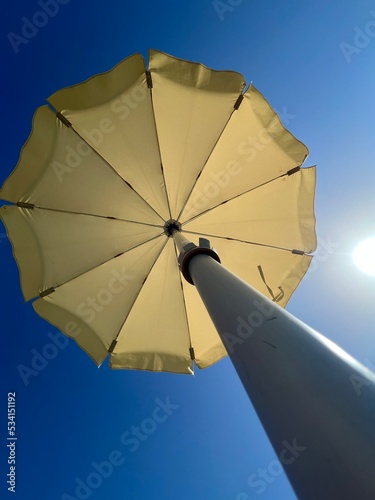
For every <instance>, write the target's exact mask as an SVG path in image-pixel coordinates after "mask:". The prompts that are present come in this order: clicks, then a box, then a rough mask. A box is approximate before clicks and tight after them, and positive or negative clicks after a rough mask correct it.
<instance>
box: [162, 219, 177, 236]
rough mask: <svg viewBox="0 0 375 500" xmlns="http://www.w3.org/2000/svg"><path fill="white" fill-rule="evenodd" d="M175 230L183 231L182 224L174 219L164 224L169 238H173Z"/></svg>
mask: <svg viewBox="0 0 375 500" xmlns="http://www.w3.org/2000/svg"><path fill="white" fill-rule="evenodd" d="M175 231H178V232H181V224H180V223H179V222H178V221H177V220H174V219H169V220H167V222H166V223H165V224H164V233H165V234H166V235H167V236H168V238H171V237H172V236H173V233H174V232H175Z"/></svg>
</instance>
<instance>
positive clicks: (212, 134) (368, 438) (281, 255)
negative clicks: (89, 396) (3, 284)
mask: <svg viewBox="0 0 375 500" xmlns="http://www.w3.org/2000/svg"><path fill="white" fill-rule="evenodd" d="M48 102H49V106H43V107H41V108H39V109H38V110H37V111H36V114H35V117H34V122H33V130H32V133H31V135H30V137H29V139H28V141H27V143H26V145H25V146H24V148H23V150H22V153H21V157H20V160H19V163H18V165H17V167H16V169H15V170H14V172H13V173H12V174H11V175H10V177H9V178H8V179H7V180H6V182H5V183H4V186H3V187H2V189H1V191H0V197H1V198H2V199H4V200H6V201H8V202H10V203H11V204H8V205H5V206H3V207H2V209H1V217H2V220H3V221H4V223H5V226H6V228H7V232H8V236H9V238H10V240H11V241H12V244H13V251H14V255H15V258H16V260H17V263H18V266H19V269H20V276H21V287H22V291H23V294H24V297H25V299H26V300H33V307H34V309H35V310H36V312H37V313H38V314H39V315H41V316H42V317H43V318H45V319H46V320H48V321H50V322H51V323H52V324H53V325H55V326H56V327H57V328H59V329H60V330H61V331H63V332H64V333H65V334H66V335H68V336H70V337H72V338H74V339H75V340H76V342H77V343H78V344H79V345H80V346H81V347H82V348H83V349H84V350H85V351H86V352H87V353H88V354H89V355H90V356H91V358H92V359H93V360H94V361H95V362H96V363H97V364H98V365H100V364H101V363H102V362H103V361H104V360H105V358H106V357H107V356H108V355H110V366H111V367H112V368H132V369H144V370H154V371H169V372H176V373H191V372H193V366H194V363H195V364H196V365H197V366H198V367H199V368H204V367H207V366H209V365H211V364H212V363H215V362H217V361H218V360H220V359H221V358H222V357H223V356H225V355H226V354H227V353H228V354H229V355H230V357H231V360H232V362H233V364H234V366H235V368H236V370H237V372H238V374H239V377H240V379H241V381H242V382H243V384H244V387H245V389H246V391H247V393H248V395H249V397H250V399H251V401H252V403H253V405H254V407H255V409H256V411H257V414H258V416H259V417H260V419H261V421H262V424H263V426H264V428H265V430H266V432H267V435H268V437H269V438H270V441H271V443H272V445H273V447H274V449H275V451H276V453H277V456H278V458H279V460H280V462H281V464H282V465H283V467H284V469H285V472H286V474H287V475H288V478H289V479H290V481H291V483H292V485H293V488H294V490H295V491H296V493H297V494H298V496H299V498H303V499H310V498H311V499H316V498H321V499H332V498H342V499H344V498H363V499H367V498H369V499H370V498H373V492H374V491H375V482H374V474H373V470H374V467H375V433H374V430H373V422H374V418H375V399H374V394H375V375H374V374H372V373H371V372H370V371H369V370H367V369H366V368H365V367H364V366H362V365H360V363H358V362H356V361H355V360H354V359H353V358H351V357H350V356H349V355H348V354H347V353H345V352H343V351H342V350H341V349H340V348H338V347H337V346H336V345H335V344H333V343H332V342H330V341H329V340H328V339H325V338H324V337H323V336H322V335H320V334H318V333H317V332H315V331H314V330H312V329H311V328H309V327H308V326H306V325H304V324H303V323H302V322H300V321H298V320H297V319H296V318H294V317H293V316H292V315H290V314H289V313H287V312H286V311H285V310H284V309H283V308H282V307H284V306H285V305H286V304H287V301H288V300H289V298H290V296H291V294H292V293H293V292H294V290H295V289H296V287H297V286H298V284H299V282H300V280H301V279H302V278H303V276H304V274H305V273H306V271H307V269H308V266H309V264H310V262H311V258H312V257H311V255H310V254H311V253H312V252H313V251H314V249H315V247H316V237H315V218H314V210H313V203H314V191H315V168H314V167H310V168H301V166H302V164H303V162H304V160H305V158H306V156H307V148H306V147H305V146H304V145H303V144H302V143H301V142H300V141H298V140H297V139H296V138H295V137H294V136H293V135H292V134H291V133H290V132H288V131H287V130H286V129H285V128H284V126H283V125H282V124H281V122H280V120H279V118H278V117H277V115H276V114H275V112H274V111H273V110H272V109H271V108H270V106H269V104H268V103H267V102H266V100H265V99H264V98H263V96H262V95H261V94H260V93H259V92H258V91H257V90H256V89H255V88H254V87H253V86H250V87H248V88H247V89H246V90H245V83H244V79H243V77H242V76H241V75H240V74H238V73H235V72H231V71H214V70H211V69H208V68H206V67H205V66H203V65H201V64H196V63H192V62H187V61H183V60H181V59H177V58H174V57H171V56H168V55H166V54H163V53H161V52H157V51H150V54H149V65H148V69H146V66H145V63H144V60H143V58H142V56H141V55H139V54H135V55H133V56H131V57H129V58H127V59H125V60H124V61H122V62H121V63H120V64H118V65H117V66H116V67H115V68H113V69H112V70H111V71H109V72H107V73H103V74H100V75H97V76H95V77H93V78H91V79H89V80H87V81H86V82H84V83H82V84H79V85H75V86H73V87H69V88H66V89H63V90H61V91H59V92H57V93H55V94H54V95H52V97H50V99H49V101H48ZM190 240H191V241H190ZM212 245H213V246H214V248H215V250H214V249H213V246H212ZM220 261H221V262H222V263H223V264H224V265H225V267H224V265H221V264H220V263H219V262H220ZM226 267H228V268H229V269H231V271H233V273H234V274H233V273H231V272H229V271H228V270H227V269H226ZM180 271H181V272H180ZM182 276H183V277H184V278H185V279H183V277H182ZM192 285H195V287H194V286H192ZM197 291H198V293H197ZM200 297H201V298H202V301H201V300H200ZM280 306H281V307H280ZM211 319H212V321H211ZM213 324H215V327H216V328H214V326H213ZM224 344H225V345H224ZM359 395H360V397H358V396H359Z"/></svg>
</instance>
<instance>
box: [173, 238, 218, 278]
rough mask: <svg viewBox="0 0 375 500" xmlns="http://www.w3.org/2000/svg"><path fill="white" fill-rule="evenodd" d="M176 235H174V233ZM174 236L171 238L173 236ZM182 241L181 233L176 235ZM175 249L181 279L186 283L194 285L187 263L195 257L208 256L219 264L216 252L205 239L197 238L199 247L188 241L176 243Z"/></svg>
mask: <svg viewBox="0 0 375 500" xmlns="http://www.w3.org/2000/svg"><path fill="white" fill-rule="evenodd" d="M175 234H176V233H175ZM175 234H174V235H173V236H175ZM178 236H180V238H181V239H182V236H181V233H179V234H178ZM176 243H177V247H178V248H179V250H180V255H179V256H178V265H179V267H180V271H181V273H182V275H183V277H184V278H185V279H186V281H187V282H188V283H190V284H191V285H194V281H193V279H192V277H191V275H190V272H189V263H190V261H191V259H192V258H193V257H194V256H195V255H209V256H210V257H212V258H213V259H214V260H216V262H219V264H220V263H221V261H220V257H219V256H218V254H217V253H216V251H215V250H214V249H213V248H212V247H211V243H210V241H209V240H207V239H206V238H199V246H197V245H195V244H194V243H191V242H190V241H188V240H181V241H176Z"/></svg>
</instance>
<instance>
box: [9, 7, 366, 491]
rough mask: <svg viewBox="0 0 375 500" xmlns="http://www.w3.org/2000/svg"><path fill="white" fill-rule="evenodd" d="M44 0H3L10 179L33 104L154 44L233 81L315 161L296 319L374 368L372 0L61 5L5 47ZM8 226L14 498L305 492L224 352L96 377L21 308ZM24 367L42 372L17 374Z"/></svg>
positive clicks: (292, 305)
mask: <svg viewBox="0 0 375 500" xmlns="http://www.w3.org/2000/svg"><path fill="white" fill-rule="evenodd" d="M41 3H42V4H43V3H46V2H43V0H42V2H39V3H38V2H37V1H33V0H28V1H27V2H26V1H25V0H21V1H19V2H14V3H7V5H6V9H3V11H4V12H3V15H2V16H1V29H0V47H1V56H2V67H3V77H2V80H1V82H2V86H3V91H2V93H1V95H2V96H3V97H2V106H1V114H0V121H1V125H2V130H3V131H4V133H5V137H6V140H5V141H4V142H3V147H2V148H1V153H0V154H1V162H0V184H2V182H3V181H4V180H5V179H6V177H7V176H8V175H9V174H10V173H11V171H12V170H13V168H14V166H15V165H16V163H17V160H18V156H19V152H20V149H21V147H22V145H23V144H24V142H25V141H26V139H27V137H28V135H29V132H30V130H31V120H32V116H33V114H34V111H35V109H36V108H37V107H38V106H40V105H42V104H44V102H45V99H46V98H47V97H48V96H50V95H51V94H52V93H53V92H55V91H56V90H58V89H60V88H63V87H65V86H67V85H71V84H74V83H77V82H80V81H82V80H84V79H86V78H88V77H89V76H91V75H93V74H96V73H99V72H102V71H105V70H108V69H110V68H111V67H113V66H114V65H115V64H116V63H117V62H118V61H120V60H121V59H123V58H125V57H126V56H128V55H130V54H133V53H135V52H141V53H142V54H143V55H144V56H145V57H147V51H148V49H149V48H155V49H158V50H162V51H164V52H167V53H169V54H172V55H174V56H177V57H181V58H184V59H188V60H192V61H197V62H202V63H204V64H205V65H206V66H209V67H212V68H215V69H232V70H236V71H239V72H241V73H242V74H243V75H244V77H245V79H246V81H247V82H250V81H252V82H253V84H254V85H255V86H256V87H257V88H258V89H259V90H260V91H261V92H262V93H263V94H264V96H265V97H266V98H267V99H268V101H269V102H270V104H271V105H272V106H273V108H274V109H276V110H277V111H278V112H279V113H280V115H281V118H282V119H283V121H284V124H285V125H286V126H287V128H288V129H289V130H291V131H292V132H293V133H294V135H296V137H298V138H299V139H300V140H302V141H303V142H304V143H305V144H306V145H307V146H308V148H309V150H310V156H309V158H308V159H307V161H306V164H305V165H306V166H308V165H313V164H317V165H318V170H317V176H318V182H317V193H316V216H317V234H318V241H319V247H318V250H317V252H316V258H315V261H314V263H313V265H312V266H311V269H310V271H309V272H308V274H307V276H306V277H305V279H304V280H303V282H302V283H301V285H300V286H299V288H298V290H297V291H296V293H295V294H294V296H293V297H292V299H291V301H290V302H289V305H288V310H289V311H290V312H291V313H293V314H294V315H295V316H297V317H298V318H300V319H301V320H303V321H305V322H306V323H307V324H309V325H310V326H312V327H313V328H315V329H316V330H318V331H320V332H322V333H323V334H325V335H326V336H327V337H329V338H330V339H331V340H333V341H335V342H337V343H338V344H339V345H340V346H341V347H343V348H344V349H345V350H347V351H348V352H349V353H350V354H352V355H353V356H354V357H356V358H357V359H358V360H359V361H361V362H363V363H364V364H366V365H367V366H368V367H370V368H371V367H372V368H373V369H374V366H375V336H374V333H375V332H374V322H373V304H374V298H375V281H374V278H373V277H372V278H371V277H369V276H367V275H365V274H363V273H361V272H360V271H358V270H357V269H356V268H355V267H354V265H353V263H352V260H351V252H352V250H353V249H354V247H355V245H356V244H357V243H358V242H359V241H360V240H362V239H363V238H366V237H369V236H374V235H375V196H374V189H375V169H374V158H375V154H374V153H375V146H374V144H375V142H374V128H375V127H374V106H375V94H374V84H375V69H374V64H373V61H374V60H375V7H374V4H373V2H370V1H357V2H342V1H338V0H332V1H331V2H324V1H323V0H317V1H315V2H307V1H303V0H302V1H301V0H299V1H297V0H289V1H288V0H287V1H284V2H277V1H276V0H271V1H268V2H265V1H260V0H259V1H255V0H243V1H242V2H241V1H240V0H236V1H235V0H223V2H212V1H211V0H210V1H206V0H190V1H188V0H180V1H179V2H172V1H170V0H159V1H158V2H146V1H144V0H139V1H138V2H129V1H120V0H107V1H106V2H104V1H99V0H90V1H89V0H80V1H78V0H70V1H67V0H64V2H63V1H62V0H60V3H59V4H54V5H55V7H54V10H52V11H50V12H55V15H54V16H53V17H52V16H51V15H48V18H47V22H46V23H45V25H44V26H41V27H39V28H37V29H35V27H34V31H30V30H33V28H32V27H31V28H30V26H29V28H28V29H29V32H28V33H29V38H28V39H27V40H28V41H27V43H21V44H19V45H17V44H16V43H15V42H14V40H15V38H14V37H13V46H12V43H11V41H10V39H9V33H11V32H13V33H14V34H16V35H18V36H23V35H22V29H23V25H24V23H25V22H26V23H27V22H28V21H30V20H31V22H32V20H33V19H34V20H35V19H36V22H38V19H39V20H40V19H42V24H43V18H40V17H39V18H38V16H37V17H35V15H36V13H38V12H40V11H41V10H42V7H41ZM52 3H53V2H52ZM52 3H51V4H49V5H50V7H49V8H50V9H52V7H51V5H52ZM56 5H58V9H57V7H56ZM25 19H27V20H28V21H25ZM44 19H45V18H44ZM24 29H25V28H24ZM18 41H19V39H18ZM15 49H16V50H17V53H16V50H15ZM4 234H5V231H4V228H3V226H2V225H0V270H1V287H2V300H1V306H0V307H1V317H0V331H1V335H2V344H3V348H2V350H1V352H2V362H1V368H0V369H1V378H0V401H1V406H0V410H1V411H0V426H1V427H0V436H1V438H0V441H1V443H0V460H1V470H2V471H4V470H5V471H8V465H7V463H6V461H7V458H8V449H7V448H6V440H5V432H6V411H7V395H8V393H9V392H16V402H17V407H16V411H17V413H16V415H17V416H16V424H17V430H16V434H17V438H18V440H17V448H16V452H17V456H16V459H17V464H16V466H17V469H16V471H17V476H16V483H17V485H16V494H15V495H14V496H15V497H16V498H19V499H22V500H34V499H35V500H55V499H56V500H60V499H64V498H65V500H66V499H67V498H70V497H71V498H76V499H77V498H91V499H93V500H107V499H111V500H125V499H132V500H133V499H135V500H146V499H147V500H148V499H151V498H152V499H163V500H169V499H180V500H185V499H191V498H194V499H199V500H249V499H252V500H254V499H262V500H265V499H270V500H272V499H275V500H276V499H283V500H289V499H293V498H295V495H294V493H293V491H292V489H291V487H290V485H289V483H288V481H287V479H286V477H285V475H284V474H283V473H280V469H279V467H278V466H277V463H276V462H275V460H276V456H275V454H274V452H273V450H272V448H271V446H270V444H269V442H268V440H267V437H266V435H265V433H264V431H263V429H262V427H261V424H260V423H259V420H258V419H257V416H256V414H255V412H254V410H253V408H252V406H251V403H250V402H249V400H248V398H247V396H246V394H245V391H244V389H243V388H242V386H241V384H240V382H239V380H238V377H237V376H236V373H235V372H234V369H233V368H232V366H231V364H230V362H229V360H228V359H225V360H223V361H221V362H219V363H217V364H216V365H214V366H213V367H211V368H209V369H206V370H203V371H199V370H198V369H196V373H195V376H194V377H192V376H180V375H172V374H154V373H148V372H136V371H111V370H109V368H108V365H107V363H104V365H103V366H102V367H101V368H100V369H97V368H96V366H95V365H94V364H93V362H92V361H91V360H90V359H89V357H88V356H87V355H86V354H85V353H84V352H83V351H81V350H80V349H79V348H78V347H77V346H76V344H75V343H74V341H73V340H68V339H65V340H64V338H63V337H61V336H59V334H58V333H57V330H55V329H54V328H53V327H52V326H50V325H49V324H48V323H46V322H45V321H43V320H42V319H41V318H39V317H38V316H37V315H36V314H35V313H34V311H33V309H32V307H31V305H30V304H29V303H28V304H25V303H24V302H23V298H22V295H21V290H20V286H19V277H18V270H17V267H16V264H15V261H14V259H13V257H12V252H11V247H10V243H9V242H8V241H7V239H6V238H5V237H4ZM50 344H52V345H54V346H55V348H53V347H51V346H50ZM48 346H49V347H48ZM43 353H44V355H43ZM41 354H42V355H43V359H42V358H41V357H39V356H40V355H41ZM46 356H47V357H48V356H49V357H50V359H46ZM38 360H39V361H38ZM38 363H39V364H38ZM21 365H23V367H27V368H32V369H33V370H34V372H33V375H30V376H29V377H28V378H27V379H26V377H24V378H22V377H21V375H20V370H22V368H20V366H21ZM157 408H159V409H157ZM136 428H139V429H140V430H139V431H137V429H136ZM139 432H140V434H139ZM126 433H128V434H126ZM135 433H138V436H139V437H134V434H135ZM131 434H133V436H131ZM129 437H132V439H133V440H132V441H130V440H129ZM104 462H106V464H104ZM108 463H111V465H108ZM98 469H99V470H100V475H99V472H98ZM264 470H266V471H268V472H266V474H267V475H266V476H264V475H263V476H262V474H264V472H262V471H264ZM98 478H100V479H99V480H98ZM6 480H7V478H6V476H5V473H4V472H2V474H1V478H0V492H1V493H0V496H1V497H2V498H7V497H10V498H11V495H12V493H9V492H8V491H7V484H6ZM254 481H260V483H259V482H258V483H257V486H256V487H254ZM83 484H84V485H86V486H82V485H83ZM87 484H89V486H87ZM79 485H80V486H79ZM90 485H91V486H90ZM260 485H262V486H260ZM77 488H78V492H77ZM64 494H65V497H64Z"/></svg>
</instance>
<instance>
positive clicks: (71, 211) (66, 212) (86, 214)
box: [17, 203, 164, 229]
mask: <svg viewBox="0 0 375 500" xmlns="http://www.w3.org/2000/svg"><path fill="white" fill-rule="evenodd" d="M17 206H20V205H19V204H18V203H17ZM25 208H37V209H39V210H49V211H51V212H59V213H64V214H75V215H85V216H87V217H98V218H99V219H111V220H118V221H121V222H130V223H132V224H140V225H142V226H149V227H160V229H163V227H164V226H162V225H159V224H150V223H147V222H140V221H136V220H130V219H121V218H119V217H111V216H109V215H99V214H90V213H86V212H75V211H74V210H64V209H62V208H50V207H41V206H40V205H30V207H25Z"/></svg>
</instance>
